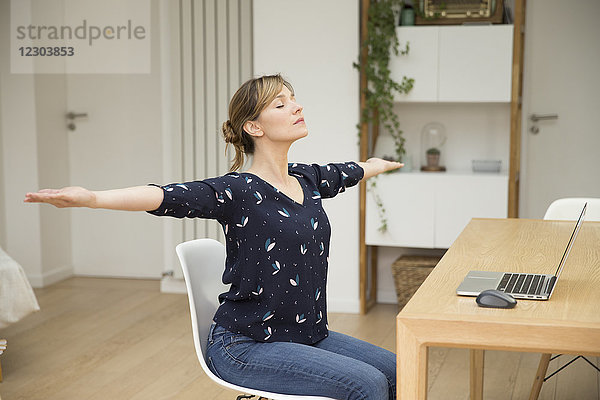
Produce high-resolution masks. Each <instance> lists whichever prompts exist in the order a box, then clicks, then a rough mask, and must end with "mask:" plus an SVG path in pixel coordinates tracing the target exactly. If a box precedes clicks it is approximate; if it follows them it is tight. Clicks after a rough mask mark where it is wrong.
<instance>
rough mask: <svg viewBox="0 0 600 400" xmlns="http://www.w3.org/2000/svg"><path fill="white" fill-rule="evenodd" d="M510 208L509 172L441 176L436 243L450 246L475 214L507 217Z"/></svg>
mask: <svg viewBox="0 0 600 400" xmlns="http://www.w3.org/2000/svg"><path fill="white" fill-rule="evenodd" d="M507 209H508V176H507V175H492V174H473V175H450V176H446V177H445V179H440V180H439V181H438V185H437V187H436V199H435V240H434V247H436V248H444V249H446V248H449V247H450V245H452V243H453V242H454V240H456V238H457V237H458V235H459V234H460V233H461V232H462V230H463V229H464V228H465V226H467V224H468V223H469V221H471V219H472V218H506V215H507Z"/></svg>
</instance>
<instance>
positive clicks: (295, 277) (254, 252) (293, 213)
mask: <svg viewBox="0 0 600 400" xmlns="http://www.w3.org/2000/svg"><path fill="white" fill-rule="evenodd" d="M288 174H289V175H291V176H294V177H296V178H297V179H298V182H300V185H301V187H302V190H303V191H304V200H303V202H302V204H300V203H297V202H296V201H294V200H292V199H291V198H290V197H288V196H286V195H285V194H284V193H282V192H279V191H278V190H277V188H275V187H273V186H272V185H270V184H269V183H267V182H266V181H264V180H263V179H261V178H259V177H258V176H256V175H253V174H250V173H246V172H242V173H239V172H231V173H228V174H226V175H224V176H220V177H216V178H210V179H205V180H203V181H194V182H186V183H174V184H170V185H166V186H162V188H163V191H164V199H163V202H162V204H161V205H160V207H159V208H158V209H156V210H154V211H149V212H150V213H151V214H153V215H158V216H171V217H176V218H183V217H188V218H194V217H200V218H211V219H216V220H217V221H219V223H220V224H221V226H222V227H223V231H224V233H225V238H226V249H227V258H226V261H225V272H224V273H223V283H225V284H230V285H231V287H230V289H229V291H228V292H225V293H222V294H221V295H220V296H219V302H220V303H221V305H220V306H219V308H218V309H217V312H216V313H215V317H214V320H215V322H217V323H218V324H219V325H221V326H223V327H224V328H226V329H227V330H229V331H232V332H236V333H241V334H244V335H246V336H249V337H251V338H253V339H255V340H257V341H262V342H268V341H292V342H297V343H310V344H312V343H316V342H317V341H319V340H321V339H323V338H325V337H326V336H327V305H326V300H325V299H326V293H325V287H326V282H327V265H328V258H329V239H330V236H331V228H330V225H329V220H328V219H327V215H325V210H324V209H323V207H322V205H321V199H323V198H329V197H334V196H335V195H337V194H338V193H341V192H343V191H344V190H345V189H346V188H347V187H350V186H354V185H356V184H357V183H358V182H359V181H360V180H361V179H362V178H363V175H364V171H363V169H362V168H361V167H360V166H359V165H358V164H356V163H354V162H348V163H340V164H328V165H325V166H319V165H317V164H312V165H305V164H289V165H288Z"/></svg>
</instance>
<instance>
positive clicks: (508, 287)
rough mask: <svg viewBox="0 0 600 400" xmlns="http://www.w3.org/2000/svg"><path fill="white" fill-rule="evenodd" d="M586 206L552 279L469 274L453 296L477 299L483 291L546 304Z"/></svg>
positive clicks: (482, 272) (498, 273)
mask: <svg viewBox="0 0 600 400" xmlns="http://www.w3.org/2000/svg"><path fill="white" fill-rule="evenodd" d="M586 208H587V203H585V204H584V205H583V209H582V210H581V214H580V215H579V219H578V220H577V223H576V224H575V229H573V233H572V234H571V239H569V243H567V248H566V249H565V252H564V253H563V256H562V258H561V260H560V263H559V264H558V268H557V269H556V272H555V273H554V275H546V274H530V273H511V272H492V271H470V272H469V273H468V274H467V276H466V277H465V279H464V280H463V281H462V283H461V284H460V285H459V286H458V288H457V289H456V294H458V295H460V296H477V295H479V293H481V292H482V291H484V290H487V289H497V290H500V291H502V292H505V293H509V294H510V295H512V296H513V297H514V298H517V299H529V300H548V299H550V296H552V292H553V291H554V287H555V285H556V281H557V280H558V278H559V277H560V274H561V272H562V270H563V267H564V266H565V263H566V262H567V258H568V257H569V253H570V252H571V248H572V247H573V243H574V242H575V239H576V238H577V234H578V233H579V229H581V224H583V220H584V218H585V210H586Z"/></svg>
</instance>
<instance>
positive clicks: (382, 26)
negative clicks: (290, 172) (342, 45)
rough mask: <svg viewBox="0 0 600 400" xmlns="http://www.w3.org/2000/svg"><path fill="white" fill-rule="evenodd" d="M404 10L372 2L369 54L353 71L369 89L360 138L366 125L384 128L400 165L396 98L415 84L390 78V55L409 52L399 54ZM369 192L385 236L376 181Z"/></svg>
mask: <svg viewBox="0 0 600 400" xmlns="http://www.w3.org/2000/svg"><path fill="white" fill-rule="evenodd" d="M402 6H404V1H401V0H370V2H369V12H368V18H367V34H366V39H365V41H364V42H363V43H362V44H361V50H362V49H365V48H366V50H367V57H366V60H363V61H364V62H363V63H362V64H358V63H353V66H354V68H356V69H358V70H359V71H361V72H363V73H364V74H365V76H366V78H367V87H366V88H364V89H363V90H364V94H365V98H366V101H365V104H364V107H363V109H362V110H361V116H360V122H359V124H358V125H357V128H358V130H359V135H360V131H361V126H362V125H363V124H373V123H376V124H380V125H382V126H383V127H384V128H385V129H386V130H387V131H388V132H389V133H390V135H391V136H392V138H393V139H394V145H395V150H396V156H397V157H398V161H401V160H402V158H403V157H404V155H405V154H406V149H405V148H404V143H405V139H404V136H403V135H402V133H403V132H402V130H401V129H400V122H399V121H398V116H397V115H396V114H395V113H394V110H393V107H394V94H395V93H399V94H402V93H408V92H410V90H411V89H412V87H413V84H414V79H412V78H407V77H406V76H403V77H402V82H400V83H398V82H396V81H394V80H393V79H392V78H391V76H390V68H389V64H390V57H391V55H394V56H399V55H406V54H408V52H409V51H410V44H409V43H408V42H406V44H405V46H404V49H403V50H399V46H400V42H399V41H398V36H397V35H396V21H398V17H399V10H400V8H401V7H402ZM361 53H362V51H361ZM369 192H370V193H371V195H372V196H373V198H374V200H375V204H376V207H377V213H378V214H379V219H380V226H379V229H378V230H379V231H380V232H381V233H385V232H386V231H387V229H388V226H387V217H386V212H385V208H384V205H383V202H382V200H381V197H380V196H379V194H378V193H377V183H376V181H375V180H373V181H372V182H371V185H370V187H369Z"/></svg>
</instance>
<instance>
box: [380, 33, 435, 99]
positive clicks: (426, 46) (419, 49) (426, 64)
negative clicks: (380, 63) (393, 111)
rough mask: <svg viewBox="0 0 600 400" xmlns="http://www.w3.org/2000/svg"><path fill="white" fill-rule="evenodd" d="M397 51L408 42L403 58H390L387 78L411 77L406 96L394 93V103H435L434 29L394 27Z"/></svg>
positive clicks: (398, 79)
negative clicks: (407, 49) (411, 84)
mask: <svg viewBox="0 0 600 400" xmlns="http://www.w3.org/2000/svg"><path fill="white" fill-rule="evenodd" d="M396 33H397V35H398V41H399V42H400V46H399V48H400V49H404V48H405V46H406V42H409V45H410V50H409V52H408V54H407V55H398V56H395V55H392V57H391V58H390V71H391V78H392V79H393V80H395V81H396V82H399V83H400V82H402V77H403V76H406V77H407V78H413V79H414V80H415V84H414V87H413V88H412V90H411V91H410V92H409V93H408V94H396V96H395V100H396V101H437V90H438V85H437V82H438V27H436V26H427V27H423V26H418V27H399V28H396Z"/></svg>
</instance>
